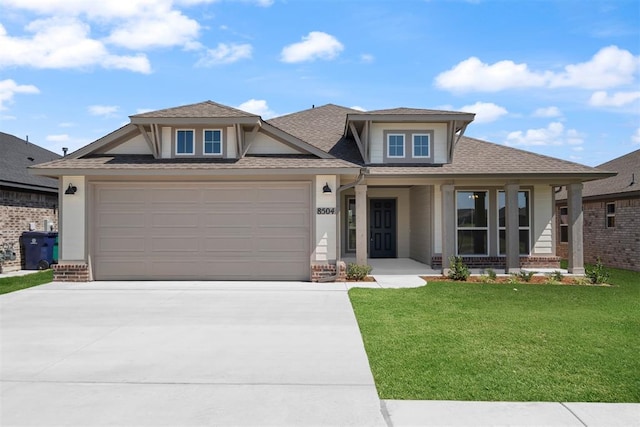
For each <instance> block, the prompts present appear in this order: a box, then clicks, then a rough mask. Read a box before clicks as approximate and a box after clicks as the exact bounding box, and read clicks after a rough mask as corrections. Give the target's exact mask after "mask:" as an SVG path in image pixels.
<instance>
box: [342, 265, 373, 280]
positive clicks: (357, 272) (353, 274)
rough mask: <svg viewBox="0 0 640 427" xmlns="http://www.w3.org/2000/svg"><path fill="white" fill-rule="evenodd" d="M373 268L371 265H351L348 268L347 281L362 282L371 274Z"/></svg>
mask: <svg viewBox="0 0 640 427" xmlns="http://www.w3.org/2000/svg"><path fill="white" fill-rule="evenodd" d="M371 270H372V267H371V266H370V265H360V264H354V263H350V264H349V265H348V266H347V279H349V280H362V279H364V278H365V277H367V275H368V274H369V273H371Z"/></svg>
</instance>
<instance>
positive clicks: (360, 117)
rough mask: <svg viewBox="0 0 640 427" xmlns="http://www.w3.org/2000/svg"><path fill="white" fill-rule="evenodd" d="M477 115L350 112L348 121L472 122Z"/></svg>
mask: <svg viewBox="0 0 640 427" xmlns="http://www.w3.org/2000/svg"><path fill="white" fill-rule="evenodd" d="M474 117H475V114H472V113H460V114H428V113H425V114H367V113H349V114H347V121H372V122H395V123H412V122H422V123H440V122H448V121H463V122H469V123H471V122H472V121H473V119H474Z"/></svg>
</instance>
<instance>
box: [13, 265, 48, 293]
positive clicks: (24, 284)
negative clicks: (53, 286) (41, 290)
mask: <svg viewBox="0 0 640 427" xmlns="http://www.w3.org/2000/svg"><path fill="white" fill-rule="evenodd" d="M51 281H53V270H45V271H39V272H37V273H33V274H27V275H26V276H16V277H3V278H1V279H0V295H1V294H7V293H9V292H14V291H19V290H21V289H26V288H30V287H32V286H38V285H42V284H44V283H49V282H51Z"/></svg>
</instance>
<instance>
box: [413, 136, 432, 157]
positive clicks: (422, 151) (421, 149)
mask: <svg viewBox="0 0 640 427" xmlns="http://www.w3.org/2000/svg"><path fill="white" fill-rule="evenodd" d="M413 157H429V135H427V134H414V135H413Z"/></svg>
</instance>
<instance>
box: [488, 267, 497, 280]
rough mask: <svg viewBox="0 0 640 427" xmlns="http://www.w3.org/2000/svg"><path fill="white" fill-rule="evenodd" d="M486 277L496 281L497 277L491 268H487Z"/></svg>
mask: <svg viewBox="0 0 640 427" xmlns="http://www.w3.org/2000/svg"><path fill="white" fill-rule="evenodd" d="M487 276H489V279H491V280H496V279H497V277H498V275H497V274H496V271H495V270H494V269H493V268H487Z"/></svg>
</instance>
